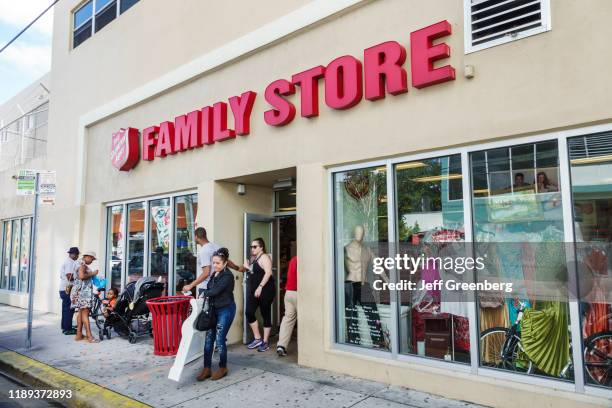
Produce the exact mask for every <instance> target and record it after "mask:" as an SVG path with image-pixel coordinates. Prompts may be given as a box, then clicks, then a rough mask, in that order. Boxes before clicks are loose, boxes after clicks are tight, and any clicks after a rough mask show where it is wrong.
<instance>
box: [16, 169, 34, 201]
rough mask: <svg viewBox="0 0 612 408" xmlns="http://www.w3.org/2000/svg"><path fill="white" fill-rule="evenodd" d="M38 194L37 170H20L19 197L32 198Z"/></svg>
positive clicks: (18, 180) (18, 179)
mask: <svg viewBox="0 0 612 408" xmlns="http://www.w3.org/2000/svg"><path fill="white" fill-rule="evenodd" d="M35 193H36V170H25V169H24V170H19V174H18V175H17V195H18V196H31V195H34V194H35Z"/></svg>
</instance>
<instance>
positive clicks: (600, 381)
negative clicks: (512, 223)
mask: <svg viewBox="0 0 612 408" xmlns="http://www.w3.org/2000/svg"><path fill="white" fill-rule="evenodd" d="M568 151H569V159H570V168H571V177H572V201H573V215H574V226H575V227H574V234H575V237H576V238H575V241H576V258H577V264H578V267H577V268H576V270H577V273H578V284H579V294H580V299H579V300H580V317H581V326H580V327H581V338H582V342H583V345H582V346H583V350H584V352H583V356H584V363H583V364H584V374H585V375H584V377H585V381H586V383H587V384H591V385H595V386H603V387H607V388H612V134H610V133H603V134H596V135H589V136H580V137H576V138H571V139H569V140H568Z"/></svg>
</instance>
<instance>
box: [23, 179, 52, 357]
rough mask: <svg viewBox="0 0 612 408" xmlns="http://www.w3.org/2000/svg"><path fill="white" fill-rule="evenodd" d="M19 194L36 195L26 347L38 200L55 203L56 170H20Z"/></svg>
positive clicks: (29, 331)
mask: <svg viewBox="0 0 612 408" xmlns="http://www.w3.org/2000/svg"><path fill="white" fill-rule="evenodd" d="M15 178H16V180H17V195H20V196H32V195H33V196H34V214H33V220H32V223H33V225H32V235H31V236H30V250H31V251H32V256H31V257H30V263H29V265H28V329H27V337H26V344H25V346H26V349H30V348H31V347H32V318H33V314H34V286H35V282H34V280H35V277H36V232H37V229H38V228H37V227H38V201H39V198H40V199H41V202H42V203H44V204H48V203H50V204H54V203H55V190H56V182H55V180H56V177H55V172H54V171H37V170H20V171H19V174H18V175H17V177H15Z"/></svg>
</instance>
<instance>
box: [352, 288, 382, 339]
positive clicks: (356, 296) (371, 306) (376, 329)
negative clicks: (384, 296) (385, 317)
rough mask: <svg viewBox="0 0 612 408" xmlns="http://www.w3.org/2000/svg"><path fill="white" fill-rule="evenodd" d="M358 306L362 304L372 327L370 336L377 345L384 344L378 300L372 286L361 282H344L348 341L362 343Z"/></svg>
mask: <svg viewBox="0 0 612 408" xmlns="http://www.w3.org/2000/svg"><path fill="white" fill-rule="evenodd" d="M357 306H361V308H362V309H363V312H364V314H365V315H366V319H367V321H368V327H369V328H370V338H371V339H372V343H373V344H375V345H382V344H384V336H383V332H382V328H381V324H380V315H379V314H378V307H377V306H376V300H375V299H374V296H373V294H372V288H371V287H370V285H369V284H367V283H364V284H362V283H361V282H352V281H345V282H344V308H345V311H346V329H347V337H348V342H349V343H352V344H361V338H360V335H359V312H358V310H357Z"/></svg>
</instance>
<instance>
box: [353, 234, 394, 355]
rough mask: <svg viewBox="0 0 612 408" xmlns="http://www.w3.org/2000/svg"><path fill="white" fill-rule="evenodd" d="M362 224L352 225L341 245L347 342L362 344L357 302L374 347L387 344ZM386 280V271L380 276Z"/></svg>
mask: <svg viewBox="0 0 612 408" xmlns="http://www.w3.org/2000/svg"><path fill="white" fill-rule="evenodd" d="M364 234H365V230H364V228H363V225H357V226H355V228H354V229H353V240H352V241H351V242H349V243H348V244H347V245H346V246H345V247H344V270H345V281H344V295H345V311H346V320H347V332H348V333H347V334H348V342H349V343H352V344H361V338H360V335H359V321H358V318H359V317H358V316H359V315H358V310H357V306H361V308H362V309H363V312H364V314H365V315H366V318H367V321H368V326H369V327H370V337H371V339H372V343H373V345H374V346H375V347H381V348H386V345H385V340H384V336H383V332H382V328H381V324H380V316H379V314H378V308H377V306H376V300H375V299H374V295H373V294H372V288H371V287H370V284H369V283H368V282H367V273H368V271H369V268H370V265H371V264H372V261H373V259H374V252H372V250H371V249H370V248H368V247H367V246H365V245H364V244H363V238H364ZM383 279H384V280H385V281H386V280H387V279H386V275H385V276H384V277H383Z"/></svg>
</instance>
